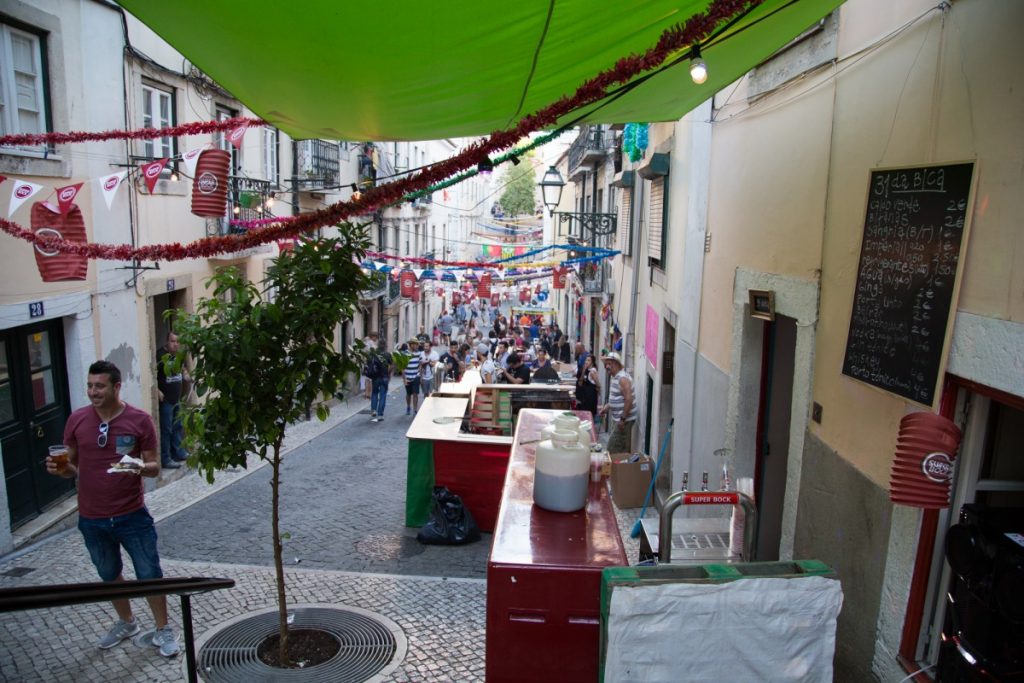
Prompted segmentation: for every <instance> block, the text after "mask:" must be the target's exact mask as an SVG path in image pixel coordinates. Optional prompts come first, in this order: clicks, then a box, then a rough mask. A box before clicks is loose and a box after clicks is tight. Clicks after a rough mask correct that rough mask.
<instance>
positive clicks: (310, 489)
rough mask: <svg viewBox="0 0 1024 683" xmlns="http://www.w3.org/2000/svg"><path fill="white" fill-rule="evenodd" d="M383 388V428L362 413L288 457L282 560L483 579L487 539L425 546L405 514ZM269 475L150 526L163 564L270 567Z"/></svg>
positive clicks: (398, 400) (400, 458)
mask: <svg viewBox="0 0 1024 683" xmlns="http://www.w3.org/2000/svg"><path fill="white" fill-rule="evenodd" d="M400 392H401V386H400V385H399V386H398V390H397V391H396V390H395V389H392V395H391V396H389V397H388V402H389V405H388V407H387V408H386V409H385V419H384V421H383V422H378V423H374V422H370V415H369V412H368V411H367V410H363V411H362V412H361V413H359V414H357V415H354V416H353V417H352V418H351V419H349V420H348V421H346V422H344V423H342V424H340V425H339V426H337V427H335V428H334V429H332V430H330V431H328V432H326V433H324V434H322V435H321V436H319V437H317V438H316V439H314V440H313V441H311V442H310V443H308V444H306V445H305V446H301V447H299V448H297V449H296V450H295V451H293V452H291V453H289V454H288V455H287V456H286V458H285V460H284V466H283V468H282V474H281V477H282V485H281V520H282V521H281V530H282V533H284V532H287V533H290V534H291V537H290V538H289V539H288V540H286V541H285V544H284V547H285V563H286V564H287V565H290V566H300V567H307V568H313V569H334V570H343V571H353V572H369V573H375V574H405V575H419V576H448V577H466V578H481V579H482V578H484V576H485V573H486V569H487V555H488V551H489V549H490V540H491V536H490V534H484V537H483V540H481V541H480V542H478V543H474V544H471V545H468V546H459V547H443V546H425V545H422V544H420V543H419V542H418V541H417V540H416V531H417V529H411V528H407V527H405V526H403V524H404V517H405V469H406V439H405V431H406V430H407V429H408V428H409V424H410V422H411V421H412V417H411V416H406V415H405V400H404V396H400V395H399V394H400ZM270 478H271V468H269V467H263V468H261V469H260V470H259V471H258V472H254V473H253V474H252V475H250V476H248V477H245V478H244V479H242V480H241V481H239V482H238V483H236V484H234V485H232V486H230V487H228V488H226V489H223V490H221V491H220V492H218V493H216V494H214V495H212V496H210V497H208V498H206V499H205V500H203V501H201V502H199V503H197V504H195V505H193V506H191V507H189V508H186V509H185V510H182V511H181V512H179V513H177V514H175V515H173V516H172V517H169V518H167V519H165V520H163V521H162V522H160V523H159V524H158V525H157V530H158V532H159V534H160V552H161V554H162V556H163V557H166V558H173V559H176V560H185V561H192V562H231V563H237V564H252V565H264V566H267V567H272V566H273V560H274V556H273V548H272V547H271V542H270V538H271V537H270V505H271V492H270Z"/></svg>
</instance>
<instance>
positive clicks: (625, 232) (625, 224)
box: [618, 187, 633, 256]
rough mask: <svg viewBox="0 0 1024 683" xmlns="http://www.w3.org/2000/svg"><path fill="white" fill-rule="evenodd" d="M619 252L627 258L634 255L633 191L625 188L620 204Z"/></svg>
mask: <svg viewBox="0 0 1024 683" xmlns="http://www.w3.org/2000/svg"><path fill="white" fill-rule="evenodd" d="M618 233H619V235H618V240H619V251H621V252H622V253H623V254H624V255H626V256H632V254H633V190H632V189H630V188H628V187H627V188H623V190H622V200H621V201H620V202H619V225H618Z"/></svg>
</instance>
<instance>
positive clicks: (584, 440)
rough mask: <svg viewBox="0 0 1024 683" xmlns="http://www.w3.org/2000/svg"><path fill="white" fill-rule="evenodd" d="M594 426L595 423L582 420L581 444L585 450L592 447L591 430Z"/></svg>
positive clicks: (580, 428)
mask: <svg viewBox="0 0 1024 683" xmlns="http://www.w3.org/2000/svg"><path fill="white" fill-rule="evenodd" d="M592 424H593V423H592V422H591V421H590V420H580V426H579V435H580V437H579V443H580V445H582V446H583V447H584V448H590V446H591V445H592V444H591V442H590V428H591V426H592Z"/></svg>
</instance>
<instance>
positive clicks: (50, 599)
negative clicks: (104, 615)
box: [0, 576, 235, 683]
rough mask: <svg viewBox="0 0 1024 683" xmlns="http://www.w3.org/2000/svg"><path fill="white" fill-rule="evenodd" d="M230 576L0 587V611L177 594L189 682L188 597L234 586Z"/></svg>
mask: <svg viewBox="0 0 1024 683" xmlns="http://www.w3.org/2000/svg"><path fill="white" fill-rule="evenodd" d="M234 586H235V582H234V580H233V579H221V578H209V577H204V576H191V577H182V578H171V579H146V580H144V581H116V582H115V581H94V582H91V583H61V584H48V585H43V586H22V587H19V588H0V613H3V612H20V611H24V610H33V609H47V608H50V607H67V606H68V605H84V604H89V603H94V602H107V601H109V600H128V599H131V598H146V597H151V596H156V595H177V596H178V597H180V598H181V626H182V635H183V637H184V640H185V662H186V665H187V667H188V680H189V683H196V682H197V681H198V680H199V679H198V677H197V671H196V644H195V635H194V634H193V632H192V603H191V601H190V598H191V597H192V596H193V595H197V594H199V593H208V592H210V591H215V590H223V589H224V588H234Z"/></svg>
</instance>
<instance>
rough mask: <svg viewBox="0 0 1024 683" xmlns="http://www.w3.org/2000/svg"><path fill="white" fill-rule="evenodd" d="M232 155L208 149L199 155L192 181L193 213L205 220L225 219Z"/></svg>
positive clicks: (219, 150) (220, 150)
mask: <svg viewBox="0 0 1024 683" xmlns="http://www.w3.org/2000/svg"><path fill="white" fill-rule="evenodd" d="M230 169H231V155H230V154H229V153H227V152H225V151H224V150H222V149H208V150H205V151H204V152H203V153H202V154H200V155H199V161H197V162H196V175H195V178H194V179H193V180H192V213H194V214H195V215H197V216H202V217H204V218H223V217H224V216H225V215H226V214H227V211H228V171H229V170H230Z"/></svg>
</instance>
